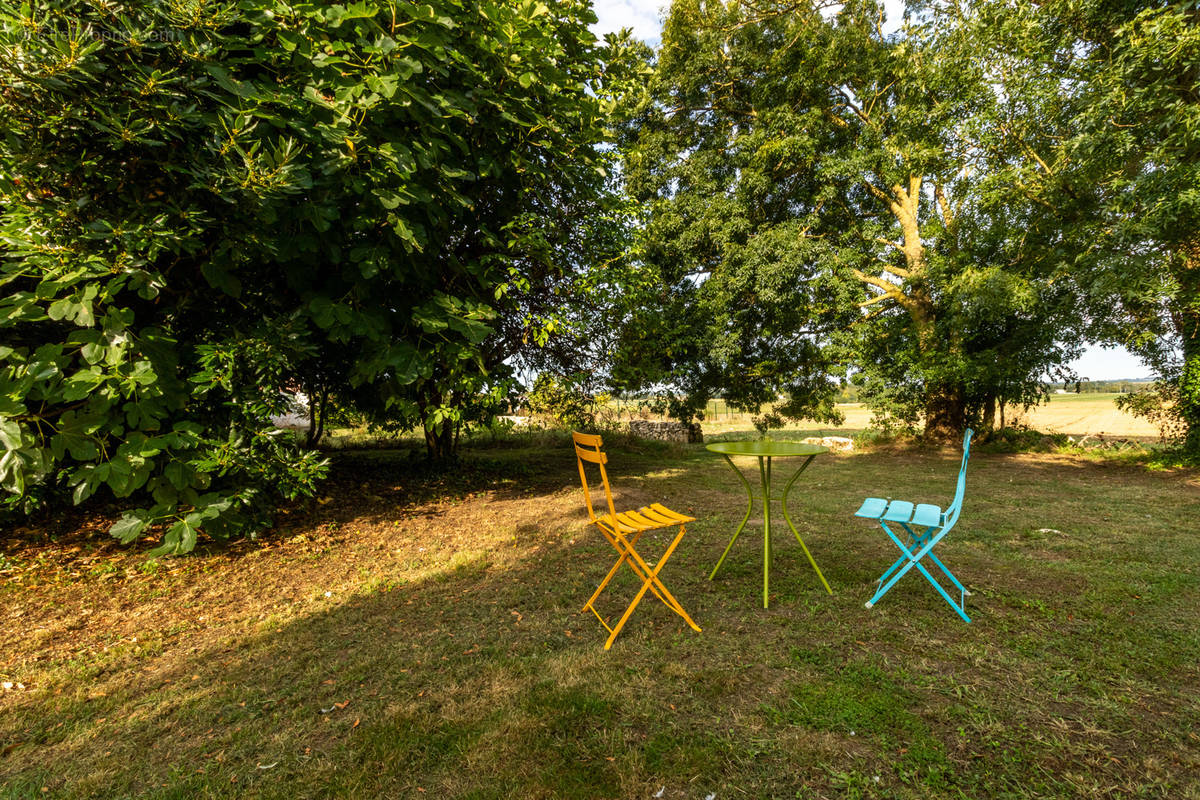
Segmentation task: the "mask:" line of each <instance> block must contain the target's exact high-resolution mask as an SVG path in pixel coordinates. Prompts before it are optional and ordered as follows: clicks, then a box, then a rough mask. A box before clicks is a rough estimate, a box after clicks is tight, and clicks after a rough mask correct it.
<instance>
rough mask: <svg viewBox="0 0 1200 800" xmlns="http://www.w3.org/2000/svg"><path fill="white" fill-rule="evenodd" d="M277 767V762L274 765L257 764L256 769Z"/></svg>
mask: <svg viewBox="0 0 1200 800" xmlns="http://www.w3.org/2000/svg"><path fill="white" fill-rule="evenodd" d="M277 766H279V762H278V761H276V762H275V763H274V764H259V765H258V769H274V768H275V767H277Z"/></svg>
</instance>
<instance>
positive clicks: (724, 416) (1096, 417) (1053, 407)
mask: <svg viewBox="0 0 1200 800" xmlns="http://www.w3.org/2000/svg"><path fill="white" fill-rule="evenodd" d="M1117 397H1119V395H1117V394H1104V393H1093V394H1074V393H1071V394H1055V395H1051V396H1050V402H1049V403H1045V404H1043V405H1040V406H1038V407H1036V408H1033V409H1030V410H1029V411H1028V412H1026V413H1024V414H1020V415H1017V416H1016V417H1015V418H1014V417H1013V415H1012V413H1011V410H1010V413H1009V416H1008V419H1007V422H1009V423H1010V424H1012V423H1014V422H1015V423H1017V424H1023V425H1028V426H1029V427H1031V428H1034V429H1036V430H1039V431H1044V432H1047V433H1065V434H1069V435H1071V436H1087V435H1091V436H1104V437H1106V438H1115V439H1137V440H1157V439H1158V429H1157V428H1155V427H1154V426H1153V425H1151V424H1150V423H1148V422H1146V421H1145V420H1143V419H1138V418H1137V417H1134V416H1132V415H1130V414H1127V413H1125V412H1124V411H1121V410H1119V409H1118V408H1117V407H1116V405H1114V403H1113V401H1114V400H1115V399H1116V398H1117ZM838 410H839V411H841V412H842V413H843V414H845V416H846V421H845V422H844V423H843V424H842V425H839V426H831V427H826V428H824V432H825V433H829V434H838V433H840V434H848V433H857V432H859V431H862V430H866V429H867V428H870V427H871V411H870V409H868V408H867V407H866V406H864V405H862V404H860V403H842V404H839V405H838ZM751 417H752V415H750V414H738V413H735V412H731V411H729V410H727V409H726V407H725V404H724V402H723V401H720V400H717V401H713V402H712V403H710V404H709V413H708V418H707V419H706V420H705V421H704V422H703V423H702V424H703V427H704V431H705V433H709V432H711V433H724V432H727V431H733V430H742V429H745V428H747V427H748V426H750V420H751Z"/></svg>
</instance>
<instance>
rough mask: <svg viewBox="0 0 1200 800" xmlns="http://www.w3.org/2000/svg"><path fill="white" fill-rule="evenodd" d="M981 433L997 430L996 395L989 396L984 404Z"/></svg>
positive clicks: (980, 426)
mask: <svg viewBox="0 0 1200 800" xmlns="http://www.w3.org/2000/svg"><path fill="white" fill-rule="evenodd" d="M979 428H980V432H982V433H988V432H991V431H994V430H996V395H994V394H993V395H988V399H987V402H985V403H984V404H983V419H982V420H980V423H979Z"/></svg>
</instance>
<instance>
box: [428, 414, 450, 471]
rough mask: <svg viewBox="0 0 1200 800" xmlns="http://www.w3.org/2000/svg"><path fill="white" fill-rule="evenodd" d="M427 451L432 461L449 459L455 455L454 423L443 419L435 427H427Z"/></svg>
mask: <svg viewBox="0 0 1200 800" xmlns="http://www.w3.org/2000/svg"><path fill="white" fill-rule="evenodd" d="M425 453H426V455H428V456H429V459H430V460H431V461H447V460H449V459H451V458H453V457H454V423H453V422H451V421H450V420H442V422H440V423H439V424H438V425H436V426H435V427H433V428H425Z"/></svg>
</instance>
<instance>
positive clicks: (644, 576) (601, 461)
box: [571, 432, 700, 650]
mask: <svg viewBox="0 0 1200 800" xmlns="http://www.w3.org/2000/svg"><path fill="white" fill-rule="evenodd" d="M571 437H572V439H573V440H574V443H575V456H576V461H577V463H578V466H579V480H580V482H581V483H582V484H583V496H584V500H585V502H586V503H587V509H588V516H589V517H590V522H591V523H592V524H594V525H595V526H596V527H597V528H599V529H600V532H601V533H602V534H604V538H606V539H607V540H608V542H609V544H611V545H612V546H613V549H614V550H616V551H617V554H618V558H617V560H616V563H614V564H613V565H612V568H611V569H609V571H608V574H607V575H605V576H604V580H602V581H601V582H600V585H599V586H597V587H596V591H594V592H593V593H592V596H591V597H589V598H588V601H587V602H586V603H584V605H583V609H582V610H584V611H591V612H592V614H594V615H595V617H596V619H598V620H600V624H601V625H603V626H604V629H605V630H607V631H608V633H609V636H608V640H607V641H606V642H605V643H604V649H605V650H608V649H609V648H611V647H612V643H613V642H614V641H615V640H616V638H617V634H619V633H620V632H621V629H622V628H624V627H625V623H626V622H628V621H629V617H630V616H632V615H633V610H634V609H635V608H637V605H638V603H640V602H641V601H642V598H643V597H644V596H645V595H646V592H647V591H651V592H653V593H654V596H655V597H657V598H658V599H659V600H661V601H662V603H663V605H665V606H666V607H667V608H669V609H671V610H672V611H674V612H675V613H676V614H678V615H679V616H681V617H683V620H684V621H685V622H686V623H687V624H688V625H689V626H690V627H691V628H692V630H694V631H697V632H698V631H699V630H700V626H699V625H697V624H696V623H695V622H694V621H693V620H692V618H691V617H690V616H688V613H687V612H686V611H684V609H683V606H682V605H681V604H680V602H679V601H678V600H676V599H675V596H674V595H673V594H671V592H670V590H668V589H667V587H666V585H664V584H663V582H662V579H661V578H659V576H658V575H659V573H660V572H661V571H662V568H663V566H664V565H665V564H666V563H667V559H669V558H670V557H671V554H672V553H674V552H675V548H677V547H678V546H679V543H680V541H682V540H683V535H684V533H685V532H686V530H687V523H689V522H694V521H695V517H688V516H685V515H683V514H678V513H676V512H674V511H672V510H670V509H669V508H666V507H665V506H663V505H661V504H659V503H654V504H652V505H650V506H645V507H643V508H640V509H638V510H637V511H626V512H622V513H620V514H618V513H617V510H616V506H615V505H614V504H613V497H612V487H611V486H610V484H609V482H608V471H607V470H605V468H604V465H605V464H607V463H608V456H606V455H605V454H604V453H603V452H602V451H601V449H600V448H601V447H602V446H603V441H602V440H601V438H600V437H599V436H596V435H592V434H586V433H576V432H572V434H571ZM585 461H586V462H590V463H593V464H596V465H597V466H598V467H599V468H600V479H601V482H602V483H603V485H604V497H605V500H606V501H607V503H608V512H609V513H608V515H607V516H597V515H596V512H595V510H594V508H593V506H592V495H591V491H590V489H589V488H588V481H587V472H586V470H585V469H584V466H583V465H584V462H585ZM675 525H678V526H679V532H678V533H677V534H675V538H674V539H672V540H671V543H670V544H669V545H668V546H667V549H666V551H664V552H663V554H662V556H661V557H660V558H659V559H658V563H657V564H656V565H654V566H653V567H651V566H650V564H649V563H647V562H646V560H645V559H644V558H642V555H641V554H640V553H639V552H638V551H637V549H636V547H635V545H636V544H637V542H638V540H639V539H640V538H641V536H642V534H643V533H645V532H646V531H650V530H656V529H659V528H669V527H673V526H675ZM622 565H628V566H629V568H630V569H631V570H632V571H633V573H634V574H635V575H637V577H638V580H640V581H641V582H642V585H641V588H640V589H639V590H638V592H637V594H636V595H634V598H633V600H632V602H630V604H629V606H628V607H627V608H626V609H625V613H624V614H622V615H621V618H620V620H618V621H617V623H616V625H609V624H608V622H607V621H606V620H605V619H604V617H603V616H602V615H601V614H600V612H599V611H598V610H596V606H595V602H596V600H597V599H598V598H599V597H600V595H601V593H602V592H603V591H604V589H605V587H607V586H608V584H609V582H611V581H612V579H613V578H614V577H616V574H617V572H619V571H620V569H621V567H622Z"/></svg>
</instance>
